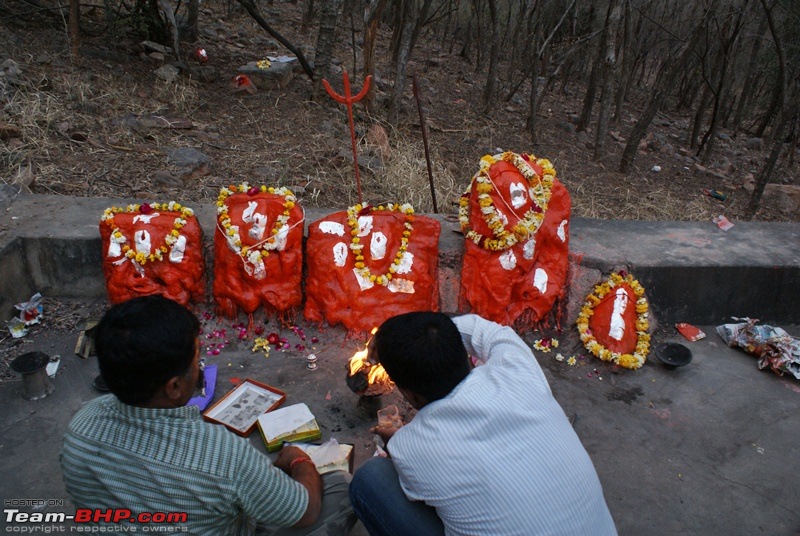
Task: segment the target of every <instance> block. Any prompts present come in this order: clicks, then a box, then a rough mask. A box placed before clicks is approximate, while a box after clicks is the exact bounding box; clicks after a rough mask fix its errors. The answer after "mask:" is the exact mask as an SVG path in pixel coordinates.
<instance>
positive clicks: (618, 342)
mask: <svg viewBox="0 0 800 536" xmlns="http://www.w3.org/2000/svg"><path fill="white" fill-rule="evenodd" d="M637 318H638V314H637V313H636V294H635V293H634V292H633V289H632V288H631V287H630V285H628V284H627V283H622V284H620V285H617V286H616V287H614V288H612V289H611V290H610V291H609V293H608V294H606V295H605V296H603V298H602V300H600V303H598V304H597V305H595V306H594V309H593V313H592V316H590V317H589V330H590V331H591V332H592V335H593V336H594V338H595V339H597V342H598V343H600V345H602V346H604V347H605V348H606V349H607V350H610V351H612V352H619V353H620V354H632V353H633V352H634V351H635V350H636V342H637V341H638V337H639V336H638V334H637V333H636V320H637ZM612 324H613V325H612Z"/></svg>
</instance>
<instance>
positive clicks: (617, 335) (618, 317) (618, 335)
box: [608, 287, 628, 341]
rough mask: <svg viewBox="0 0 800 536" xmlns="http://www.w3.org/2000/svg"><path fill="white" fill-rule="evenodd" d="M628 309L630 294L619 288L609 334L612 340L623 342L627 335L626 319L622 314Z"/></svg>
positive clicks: (616, 293) (616, 292)
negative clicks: (624, 336)
mask: <svg viewBox="0 0 800 536" xmlns="http://www.w3.org/2000/svg"><path fill="white" fill-rule="evenodd" d="M627 308H628V293H627V292H625V289H624V288H622V287H617V290H616V291H615V297H614V311H613V312H612V313H611V326H610V327H609V329H608V334H609V336H611V337H612V338H614V339H616V340H618V341H621V340H622V337H623V335H625V319H624V318H622V314H623V313H624V312H625V309H627Z"/></svg>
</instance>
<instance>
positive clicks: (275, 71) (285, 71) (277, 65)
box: [237, 61, 294, 90]
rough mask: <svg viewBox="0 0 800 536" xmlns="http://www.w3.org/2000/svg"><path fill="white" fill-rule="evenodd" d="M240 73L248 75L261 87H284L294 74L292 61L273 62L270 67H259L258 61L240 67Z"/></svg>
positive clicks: (268, 88)
mask: <svg viewBox="0 0 800 536" xmlns="http://www.w3.org/2000/svg"><path fill="white" fill-rule="evenodd" d="M237 72H238V73H239V74H243V75H246V76H248V77H249V78H250V80H252V82H253V83H254V84H255V85H256V86H258V87H259V88H260V89H266V90H270V89H284V88H285V87H286V86H288V85H289V82H291V81H292V78H293V77H294V74H293V72H292V66H291V63H287V62H278V61H275V62H272V64H271V65H270V66H269V68H268V69H259V68H258V65H257V64H256V62H254V61H251V62H250V63H248V64H247V65H244V66H242V67H239V69H238V70H237Z"/></svg>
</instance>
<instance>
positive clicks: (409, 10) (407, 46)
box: [387, 0, 431, 127]
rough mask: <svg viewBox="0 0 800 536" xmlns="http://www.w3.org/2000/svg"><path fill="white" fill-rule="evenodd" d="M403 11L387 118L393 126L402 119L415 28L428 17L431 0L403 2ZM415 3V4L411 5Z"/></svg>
mask: <svg viewBox="0 0 800 536" xmlns="http://www.w3.org/2000/svg"><path fill="white" fill-rule="evenodd" d="M401 4H402V8H403V10H402V11H403V12H402V15H401V16H400V20H401V21H402V24H401V28H400V34H399V38H398V41H397V50H396V51H395V53H394V54H393V56H394V57H396V58H397V60H396V61H395V66H394V87H393V88H392V95H391V97H390V99H389V110H388V112H387V116H388V117H387V119H388V121H389V123H390V124H391V125H392V126H395V127H396V126H397V125H398V123H399V120H400V110H401V109H402V107H403V92H404V91H405V87H406V67H407V66H408V60H409V59H410V58H411V52H412V51H413V48H414V35H415V28H416V26H417V25H418V24H422V23H423V22H424V21H425V17H427V14H428V9H429V8H430V5H431V0H423V1H422V4H421V5H417V4H416V2H409V3H408V4H407V3H406V2H401ZM409 4H413V5H409Z"/></svg>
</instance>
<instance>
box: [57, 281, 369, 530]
mask: <svg viewBox="0 0 800 536" xmlns="http://www.w3.org/2000/svg"><path fill="white" fill-rule="evenodd" d="M199 331H200V324H199V322H198V320H197V317H195V315H194V314H193V313H191V312H190V311H189V310H188V309H186V308H185V307H183V306H182V305H179V304H178V303H176V302H174V301H171V300H168V299H166V298H163V297H161V296H147V297H142V298H134V299H132V300H130V301H127V302H124V303H121V304H118V305H116V306H114V307H112V308H111V309H110V310H109V311H108V312H107V313H106V314H105V315H104V316H103V318H102V320H101V321H100V323H99V324H98V326H97V330H96V335H95V347H96V350H97V357H98V362H99V365H100V373H101V374H102V376H103V379H104V380H105V382H106V383H107V384H108V387H109V389H110V390H111V392H112V393H113V394H111V395H106V396H102V397H100V398H97V399H95V400H93V401H91V402H89V403H88V404H86V406H84V407H83V408H82V409H81V410H80V411H78V413H77V414H76V415H75V417H74V418H73V419H72V422H71V423H70V425H69V428H68V430H67V432H66V434H65V435H64V443H63V449H62V453H61V468H62V472H63V476H64V483H65V485H66V489H67V491H68V492H69V494H70V495H71V496H72V498H73V499H74V501H75V505H76V506H77V507H78V508H90V509H100V510H101V511H103V512H105V511H107V510H108V509H127V510H130V511H131V512H132V516H137V515H139V514H141V513H155V512H164V513H167V514H170V513H177V514H185V515H184V516H181V518H185V519H181V520H180V522H179V523H178V525H180V527H181V528H182V530H185V531H187V532H188V533H190V534H196V535H209V536H212V535H213V536H219V535H245V534H262V533H264V534H292V535H294V534H298V535H299V534H309V535H345V534H348V533H349V532H350V529H351V528H352V526H353V524H354V523H355V521H356V519H355V516H354V514H353V511H352V508H351V506H350V502H349V500H348V498H347V492H348V480H349V478H348V475H346V474H345V473H342V472H337V473H329V474H327V475H325V477H324V478H323V477H321V476H320V475H319V473H318V472H317V469H316V467H315V465H314V463H313V462H312V461H311V460H310V458H308V456H307V455H306V454H305V453H304V452H303V451H302V450H300V449H298V448H297V447H286V448H284V449H283V450H282V451H281V452H280V453H279V455H278V458H277V460H276V462H275V464H274V465H273V464H272V463H271V461H270V459H269V458H268V457H267V456H266V455H264V454H262V453H261V452H259V451H258V450H256V449H255V448H254V447H253V446H252V445H250V443H249V442H248V441H247V440H246V439H244V438H241V437H238V436H236V435H234V434H232V433H231V432H229V431H228V430H227V429H225V428H224V427H223V426H220V425H214V424H210V423H207V422H204V421H203V420H202V418H201V416H200V412H199V411H198V409H197V408H196V407H194V406H186V403H187V402H188V401H189V399H190V398H191V397H192V395H193V394H194V392H195V388H196V387H197V385H198V382H199V380H200V374H201V372H200V366H199V360H200V343H199V341H198V334H199ZM277 527H287V528H285V529H277Z"/></svg>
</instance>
